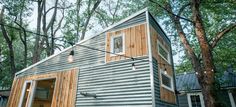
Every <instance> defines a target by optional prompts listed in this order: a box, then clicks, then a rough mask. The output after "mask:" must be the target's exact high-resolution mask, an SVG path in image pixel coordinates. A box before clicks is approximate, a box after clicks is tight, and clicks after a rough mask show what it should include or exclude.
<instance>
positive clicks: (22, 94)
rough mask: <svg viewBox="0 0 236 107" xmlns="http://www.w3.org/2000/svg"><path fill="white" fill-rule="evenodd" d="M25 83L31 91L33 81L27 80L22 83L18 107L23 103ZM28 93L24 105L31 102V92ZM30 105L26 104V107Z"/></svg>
mask: <svg viewBox="0 0 236 107" xmlns="http://www.w3.org/2000/svg"><path fill="white" fill-rule="evenodd" d="M27 83H30V89H31V90H33V89H34V88H33V87H34V85H33V84H34V82H33V80H27V81H25V82H24V85H23V89H22V90H21V96H20V101H19V105H18V107H22V103H23V99H24V96H25V91H26V87H27ZM31 90H30V91H29V94H28V96H27V97H28V98H27V101H26V104H27V102H31V99H32V91H31ZM30 105H31V104H30V103H28V107H30Z"/></svg>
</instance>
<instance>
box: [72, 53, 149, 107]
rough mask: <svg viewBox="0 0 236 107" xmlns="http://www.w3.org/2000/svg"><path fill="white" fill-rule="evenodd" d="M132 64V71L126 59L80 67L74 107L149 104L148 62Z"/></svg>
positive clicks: (130, 63) (129, 62)
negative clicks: (85, 94)
mask: <svg viewBox="0 0 236 107" xmlns="http://www.w3.org/2000/svg"><path fill="white" fill-rule="evenodd" d="M144 58H145V59H147V58H148V57H144ZM134 62H135V65H136V68H137V69H136V70H135V71H132V63H133V62H132V60H130V59H129V60H121V61H116V62H110V63H107V64H104V65H100V66H92V67H86V68H81V69H80V73H79V80H78V81H79V82H78V92H77V99H76V106H77V107H88V106H89V107H90V106H96V107H97V106H99V107H100V106H107V107H113V106H137V105H139V106H140V105H143V106H145V107H146V106H148V105H149V106H150V105H152V97H151V88H150V70H149V62H148V61H140V60H139V61H134ZM80 92H89V93H96V94H97V96H98V97H97V98H93V97H85V96H83V95H81V94H80Z"/></svg>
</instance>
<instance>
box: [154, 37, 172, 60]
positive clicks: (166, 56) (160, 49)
mask: <svg viewBox="0 0 236 107" xmlns="http://www.w3.org/2000/svg"><path fill="white" fill-rule="evenodd" d="M157 44H158V53H159V55H160V56H161V57H162V58H163V59H164V60H166V61H167V62H168V63H170V57H169V56H170V55H169V52H168V51H167V50H166V49H165V47H164V46H163V45H162V44H160V42H159V41H157Z"/></svg>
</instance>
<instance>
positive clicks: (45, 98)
mask: <svg viewBox="0 0 236 107" xmlns="http://www.w3.org/2000/svg"><path fill="white" fill-rule="evenodd" d="M55 80H56V79H47V80H37V81H35V82H36V84H37V85H36V86H35V90H34V97H33V101H32V107H51V103H52V98H53V91H54V87H55Z"/></svg>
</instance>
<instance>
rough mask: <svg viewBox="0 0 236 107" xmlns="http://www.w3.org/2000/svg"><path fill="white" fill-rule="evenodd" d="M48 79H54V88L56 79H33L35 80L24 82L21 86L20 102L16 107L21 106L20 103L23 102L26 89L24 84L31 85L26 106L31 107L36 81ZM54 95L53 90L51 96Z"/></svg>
mask: <svg viewBox="0 0 236 107" xmlns="http://www.w3.org/2000/svg"><path fill="white" fill-rule="evenodd" d="M48 79H55V84H54V85H55V86H56V81H57V77H48V78H39V79H35V80H28V81H25V83H24V86H23V90H22V92H21V97H20V102H19V106H18V107H21V106H22V102H23V98H24V94H25V89H26V84H27V83H29V82H30V83H31V86H30V88H31V90H30V93H29V95H28V106H27V107H31V104H32V101H33V98H34V92H35V90H36V84H37V82H36V81H41V80H48ZM54 94H55V89H54V90H53V95H54ZM26 103H27V102H26Z"/></svg>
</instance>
